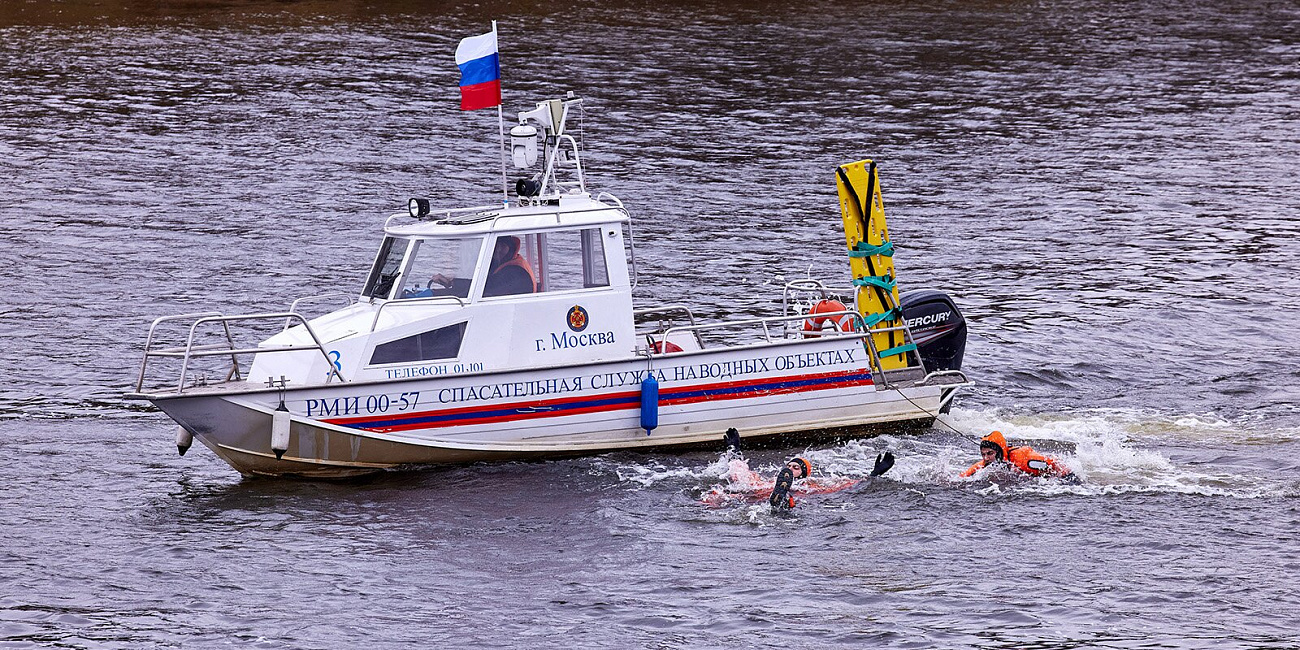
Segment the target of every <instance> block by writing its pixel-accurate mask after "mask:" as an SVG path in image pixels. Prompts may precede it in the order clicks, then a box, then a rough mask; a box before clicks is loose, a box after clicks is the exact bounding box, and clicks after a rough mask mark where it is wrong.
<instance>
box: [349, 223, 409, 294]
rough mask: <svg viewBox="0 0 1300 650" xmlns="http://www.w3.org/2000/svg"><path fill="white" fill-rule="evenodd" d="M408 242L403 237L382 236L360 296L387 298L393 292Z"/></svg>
mask: <svg viewBox="0 0 1300 650" xmlns="http://www.w3.org/2000/svg"><path fill="white" fill-rule="evenodd" d="M409 244H410V242H409V241H407V240H405V239H398V238H396V237H385V238H384V243H383V244H381V245H380V246H379V256H378V257H376V258H375V266H374V268H372V269H370V277H369V278H367V279H366V288H365V289H364V290H362V292H361V295H362V296H364V297H366V298H387V297H388V295H389V294H390V293H392V292H393V284H394V283H395V282H396V281H397V276H398V275H400V274H401V270H402V258H403V257H405V256H406V248H407V246H408V245H409Z"/></svg>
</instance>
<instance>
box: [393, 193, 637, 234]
mask: <svg viewBox="0 0 1300 650" xmlns="http://www.w3.org/2000/svg"><path fill="white" fill-rule="evenodd" d="M439 212H440V211H438V210H435V211H433V215H432V216H433V218H432V219H429V220H425V221H411V220H410V216H409V215H405V214H396V215H393V216H392V217H389V222H388V223H389V225H387V226H385V228H384V232H385V233H386V234H389V235H394V236H397V237H411V236H439V237H446V236H455V235H481V234H487V233H494V232H516V231H526V230H542V229H546V228H558V227H567V226H591V225H600V224H608V223H622V222H624V221H627V220H628V217H627V215H626V214H625V213H624V212H623V211H621V210H619V209H618V208H615V207H612V206H610V205H608V204H605V203H601V202H600V201H596V200H593V199H592V198H591V197H589V196H587V195H585V194H584V195H581V196H572V197H570V196H565V197H561V199H560V200H559V204H558V205H526V206H519V205H512V206H510V207H508V208H505V209H502V208H499V207H484V208H482V209H481V210H478V211H475V210H468V211H459V212H458V211H453V212H451V213H450V217H448V218H439V215H438V213H439ZM399 217H405V220H404V221H402V222H400V223H394V222H395V221H396V220H397V219H398V218H399Z"/></svg>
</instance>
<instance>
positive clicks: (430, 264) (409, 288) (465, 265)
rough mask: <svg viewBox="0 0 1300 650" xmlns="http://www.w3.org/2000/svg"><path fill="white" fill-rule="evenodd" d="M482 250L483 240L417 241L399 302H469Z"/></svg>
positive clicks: (472, 238)
mask: <svg viewBox="0 0 1300 650" xmlns="http://www.w3.org/2000/svg"><path fill="white" fill-rule="evenodd" d="M482 248H483V237H464V238H454V239H417V240H416V241H415V246H414V248H413V249H412V250H411V253H410V254H409V255H408V256H407V257H408V258H409V259H408V261H407V263H406V274H405V276H404V277H403V278H402V282H401V284H402V290H401V293H400V294H399V295H398V296H397V298H398V299H409V298H428V297H431V296H456V297H457V298H468V297H469V288H470V284H471V283H472V281H473V280H474V267H475V266H477V265H478V257H479V253H480V252H481V250H482Z"/></svg>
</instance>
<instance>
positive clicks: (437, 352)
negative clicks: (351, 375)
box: [370, 323, 465, 365]
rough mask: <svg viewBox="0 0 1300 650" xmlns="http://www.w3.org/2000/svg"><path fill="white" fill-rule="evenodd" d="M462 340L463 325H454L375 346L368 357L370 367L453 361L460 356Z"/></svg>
mask: <svg viewBox="0 0 1300 650" xmlns="http://www.w3.org/2000/svg"><path fill="white" fill-rule="evenodd" d="M463 338H465V323H456V324H455V325H448V326H447V327H440V328H438V329H436V330H431V331H428V332H421V333H420V334H416V335H415V336H408V337H406V338H403V339H397V340H396V341H389V342H388V343H381V344H379V345H376V346H375V352H374V354H372V355H370V365H378V364H383V363H403V362H410V361H436V360H438V359H455V358H456V357H457V356H458V355H459V354H460V342H461V339H463Z"/></svg>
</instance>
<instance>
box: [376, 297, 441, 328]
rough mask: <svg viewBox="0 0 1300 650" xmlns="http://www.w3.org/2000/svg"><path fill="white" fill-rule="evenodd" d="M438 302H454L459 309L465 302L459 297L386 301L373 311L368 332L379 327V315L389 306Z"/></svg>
mask: <svg viewBox="0 0 1300 650" xmlns="http://www.w3.org/2000/svg"><path fill="white" fill-rule="evenodd" d="M439 300H455V301H456V304H458V305H459V306H461V307H464V306H465V301H464V300H462V299H461V298H460V296H425V297H423V298H404V299H399V300H388V301H385V302H383V303H380V305H379V309H376V310H375V318H374V320H372V321H370V331H371V332H373V331H375V328H376V327H378V326H379V315H380V314H382V313H383V312H384V308H385V307H389V306H391V305H397V306H399V307H400V306H404V305H418V304H421V303H426V302H436V301H439Z"/></svg>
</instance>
